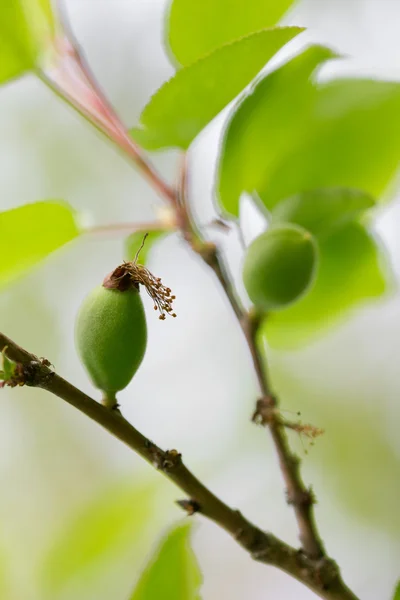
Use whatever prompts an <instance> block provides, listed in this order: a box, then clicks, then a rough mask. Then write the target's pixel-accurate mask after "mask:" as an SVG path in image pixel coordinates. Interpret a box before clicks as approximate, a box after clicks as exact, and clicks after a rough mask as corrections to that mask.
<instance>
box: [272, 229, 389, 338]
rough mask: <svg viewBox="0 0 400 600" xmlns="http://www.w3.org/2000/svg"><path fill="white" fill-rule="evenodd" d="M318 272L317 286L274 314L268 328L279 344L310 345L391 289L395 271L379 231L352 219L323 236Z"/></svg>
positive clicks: (320, 243)
mask: <svg viewBox="0 0 400 600" xmlns="http://www.w3.org/2000/svg"><path fill="white" fill-rule="evenodd" d="M319 251H320V260H319V265H318V273H317V277H316V280H315V283H314V285H313V287H312V288H311V291H310V292H309V293H308V294H307V295H306V296H304V298H302V299H301V300H300V301H299V302H297V303H296V304H294V305H293V306H292V307H289V308H288V309H287V310H284V311H281V312H276V313H271V314H270V315H269V317H268V319H267V320H266V323H265V325H264V328H263V333H264V334H265V335H266V337H267V340H268V343H269V344H270V345H271V346H272V347H274V348H290V347H297V346H300V345H302V344H303V345H304V344H305V343H306V342H309V341H310V340H311V339H313V338H315V337H317V336H319V335H320V334H321V333H324V332H326V330H327V329H329V327H331V326H332V325H334V324H336V323H337V322H338V321H340V320H342V319H343V318H344V317H345V316H347V315H348V314H349V311H350V310H351V309H353V308H355V307H356V306H359V305H361V304H363V303H365V302H367V301H369V300H371V299H373V298H375V299H376V298H379V297H380V296H382V294H384V292H385V291H386V290H387V279H388V275H389V273H390V269H389V266H388V264H387V262H386V261H385V256H384V253H383V251H382V249H381V248H380V244H379V243H378V240H377V239H376V237H375V236H373V235H372V234H371V233H370V232H368V231H367V230H366V229H365V228H364V227H363V226H362V225H361V224H359V223H349V224H348V225H346V226H345V227H343V228H342V229H340V230H339V231H336V232H335V233H333V234H332V235H331V236H329V237H328V238H326V239H322V240H319Z"/></svg>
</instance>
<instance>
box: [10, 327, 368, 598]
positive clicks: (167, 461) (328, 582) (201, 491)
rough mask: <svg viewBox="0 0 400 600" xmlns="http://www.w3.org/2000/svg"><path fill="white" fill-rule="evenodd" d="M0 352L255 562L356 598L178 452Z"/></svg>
mask: <svg viewBox="0 0 400 600" xmlns="http://www.w3.org/2000/svg"><path fill="white" fill-rule="evenodd" d="M5 349H6V350H5ZM0 351H5V352H6V354H7V357H8V358H10V359H12V360H14V361H15V362H17V363H18V364H19V365H20V366H21V367H22V370H21V373H26V378H27V379H26V382H25V383H26V384H27V385H30V386H33V387H38V388H41V389H43V390H46V391H48V392H50V393H52V394H54V395H56V396H58V397H59V398H61V399H62V400H65V402H67V403H68V404H70V405H71V406H74V407H75V408H77V409H78V410H79V411H80V412H82V413H84V414H85V415H87V416H88V417H89V418H90V419H92V420H93V421H95V422H96V423H98V424H99V425H101V426H102V427H103V428H104V429H106V430H107V431H108V432H109V433H111V434H112V435H114V436H115V437H116V438H118V439H119V440H120V441H122V442H123V443H124V444H126V445H127V446H129V448H131V449H132V450H134V451H135V452H136V453H137V454H139V455H140V456H141V457H142V458H144V459H145V460H146V461H147V462H148V463H150V464H152V465H153V466H154V467H155V468H156V469H158V470H159V471H161V472H162V473H163V474H164V475H165V476H166V477H167V478H168V479H170V480H171V481H172V482H173V483H175V484H176V485H177V486H178V487H179V488H180V489H181V490H182V491H183V492H185V493H186V494H187V495H188V496H189V498H190V502H188V504H189V505H190V506H192V507H196V509H195V510H196V512H200V513H201V514H202V515H204V516H205V517H207V518H209V519H211V520H212V521H214V522H215V523H217V524H218V525H219V526H220V527H222V528H223V529H225V531H227V532H228V533H229V534H230V535H231V536H232V537H233V538H234V539H235V540H236V542H237V543H238V544H240V545H241V546H242V547H243V548H244V549H245V550H247V552H248V553H249V554H250V556H251V557H252V558H253V559H254V560H256V561H259V562H262V563H265V564H267V565H272V566H275V567H278V568H279V569H281V570H283V571H285V572H286V573H288V574H290V575H291V576H292V577H294V578H295V579H297V580H298V581H300V582H302V583H303V584H304V585H306V586H307V587H309V588H310V589H311V590H312V591H313V592H315V593H316V594H317V595H318V596H319V597H320V598H323V599H324V600H358V599H357V597H356V596H355V595H354V594H353V592H352V591H351V590H350V589H349V588H348V587H347V586H346V584H345V583H344V582H343V580H342V578H341V575H340V571H339V569H338V566H337V565H336V563H335V562H334V561H333V560H331V559H329V558H326V557H322V558H317V559H316V558H312V557H310V556H308V555H306V554H305V553H304V552H303V551H301V550H298V549H296V548H293V547H291V546H289V545H288V544H286V543H285V542H284V541H282V540H280V539H279V538H277V537H275V536H274V535H273V534H272V533H269V532H265V531H262V530H261V529H259V528H258V527H257V526H255V525H253V523H251V522H250V521H248V520H247V519H246V518H245V517H244V516H243V515H242V514H241V512H239V511H238V510H234V509H232V508H230V507H229V506H228V505H227V504H225V503H224V502H223V501H222V500H220V499H219V498H218V497H217V496H215V495H214V494H213V493H212V492H211V491H210V490H209V489H208V488H207V487H206V486H205V485H204V484H203V483H201V481H199V479H197V477H196V476H195V475H193V473H191V472H190V471H189V469H188V468H187V467H186V466H185V465H184V463H183V461H182V457H181V454H180V453H179V452H177V451H176V450H166V451H164V450H162V449H161V448H159V447H158V446H157V445H156V444H154V443H153V442H152V441H150V440H149V439H148V438H147V437H146V436H144V435H143V434H142V433H141V432H140V431H138V430H137V429H135V427H133V425H131V424H130V423H129V422H128V421H126V419H124V417H123V416H122V415H121V414H120V413H119V411H115V410H112V409H108V408H106V407H105V406H103V405H101V404H99V403H98V402H96V401H95V400H93V399H92V398H90V397H89V396H87V395H86V394H85V393H84V392H82V391H80V390H79V389H77V388H76V387H74V386H73V385H71V384H70V383H69V382H68V381H66V380H65V379H63V378H62V377H60V376H59V375H57V374H56V373H54V372H53V371H52V370H51V369H50V368H49V367H48V366H47V362H43V361H42V360H41V359H38V358H37V357H36V356H35V355H33V354H31V353H30V352H27V351H26V350H24V349H23V348H21V347H20V346H18V345H17V344H16V343H15V342H13V341H12V340H10V339H9V338H8V337H6V336H5V335H3V334H1V333H0ZM21 383H22V381H21ZM190 512H192V511H190Z"/></svg>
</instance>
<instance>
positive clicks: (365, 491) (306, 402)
mask: <svg viewBox="0 0 400 600" xmlns="http://www.w3.org/2000/svg"><path fill="white" fill-rule="evenodd" d="M364 340H365V337H364V336H360V337H359V340H358V343H364ZM338 348H340V346H338ZM356 348H357V341H354V338H353V340H352V342H350V347H347V348H341V349H340V351H341V352H342V353H344V354H345V356H348V360H349V362H350V363H351V357H352V355H353V353H354V352H355V351H356ZM326 350H327V347H324V349H323V351H325V352H326ZM318 351H319V352H321V348H319V349H316V352H318ZM328 353H329V350H328ZM268 356H269V359H271V358H272V363H273V368H272V370H271V372H272V374H273V383H274V388H275V389H276V390H277V393H278V394H279V396H280V397H281V398H283V401H284V406H285V409H287V410H289V409H290V410H293V411H295V412H297V411H299V410H301V415H302V419H304V420H305V422H311V423H312V424H313V425H316V426H317V427H322V428H323V429H325V433H324V434H323V435H321V436H320V437H319V438H318V439H317V440H316V441H315V447H314V448H312V449H310V451H309V452H308V456H307V457H306V459H305V460H306V463H307V467H308V468H310V469H312V470H313V471H314V470H315V469H317V470H318V471H319V474H320V484H319V485H318V486H316V489H315V493H316V495H317V499H318V500H320V501H321V505H322V504H324V503H325V501H324V502H323V501H322V496H325V498H326V500H328V498H329V497H330V498H331V502H333V504H334V505H335V506H336V515H330V517H329V518H330V519H331V523H332V526H333V527H334V526H335V519H336V518H337V519H342V515H345V516H346V517H350V518H351V519H352V520H353V522H354V523H355V525H357V524H361V523H364V524H365V525H366V527H368V528H374V527H375V528H376V530H377V531H380V532H381V533H383V532H385V533H387V534H389V536H391V537H392V539H394V540H397V539H398V537H399V533H400V512H399V509H398V498H399V496H400V478H399V477H398V476H397V474H398V473H399V469H400V457H399V454H398V452H397V451H396V447H395V444H393V439H391V436H390V435H388V421H387V414H385V411H383V410H382V403H381V402H379V401H378V402H377V399H380V391H381V383H380V381H379V378H378V379H377V378H376V374H375V384H374V383H373V379H374V377H372V379H371V378H370V379H369V381H370V384H369V385H368V384H367V385H365V384H363V383H362V381H365V377H363V376H362V373H363V370H362V367H361V371H357V367H356V372H353V371H352V370H351V369H350V371H348V372H346V373H342V375H343V379H342V382H341V383H337V384H335V383H334V382H333V379H332V377H334V375H333V372H332V370H331V368H330V367H329V366H328V367H327V368H326V369H325V371H326V381H325V383H323V382H324V379H325V378H324V374H322V375H321V372H320V371H319V376H318V377H314V372H315V368H318V369H320V370H321V361H319V362H318V367H315V366H314V367H313V366H312V359H311V363H310V362H308V367H307V360H306V361H304V362H301V364H303V366H304V369H303V370H302V374H301V375H299V371H297V374H296V368H294V369H293V364H294V363H295V361H294V362H293V360H292V359H293V358H294V357H293V356H292V357H289V355H288V353H286V352H285V353H282V352H277V353H275V352H273V351H271V350H269V351H268ZM314 356H315V354H314ZM330 357H331V358H333V357H332V354H331V355H330ZM287 359H289V360H288V362H287ZM334 362H335V361H334V359H333V363H334ZM337 364H338V363H336V366H337ZM290 365H292V368H291V366H290ZM371 365H372V363H371ZM364 367H365V365H364ZM358 368H360V364H359V363H358ZM322 369H323V367H322ZM334 371H335V367H334ZM357 373H358V374H361V379H360V378H359V377H358V375H357ZM367 379H368V377H367ZM390 411H391V414H392V415H395V414H396V413H393V407H392V408H391V409H390ZM292 438H293V440H292V441H293V443H294V444H295V445H297V446H298V448H299V452H300V454H304V446H303V444H302V443H301V440H299V439H298V436H292ZM303 442H305V443H306V444H307V442H306V440H303ZM321 478H322V479H321ZM377 481H378V482H379V484H378V485H377V483H376V482H377ZM321 482H322V483H321ZM383 490H390V492H389V493H382V491H383ZM328 504H329V500H328Z"/></svg>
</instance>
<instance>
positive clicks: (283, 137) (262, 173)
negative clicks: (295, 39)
mask: <svg viewBox="0 0 400 600" xmlns="http://www.w3.org/2000/svg"><path fill="white" fill-rule="evenodd" d="M335 56H336V55H335V54H334V53H333V52H332V50H330V49H328V48H325V47H323V46H311V47H310V48H308V49H306V50H305V51H304V52H302V53H301V54H300V55H298V56H296V57H295V58H294V59H293V60H291V61H290V62H288V63H287V64H285V65H284V66H283V67H281V68H280V69H277V70H276V71H274V72H273V73H271V74H270V75H267V77H265V78H264V79H263V80H262V81H261V82H260V83H258V85H257V86H256V87H255V88H254V91H253V92H252V94H250V95H249V96H247V97H246V98H244V100H243V101H242V102H241V104H239V106H238V108H237V110H236V112H234V113H233V116H232V118H231V120H230V122H229V124H228V126H227V129H226V133H225V136H224V140H223V146H222V153H221V160H220V164H219V174H218V183H217V186H218V194H219V201H220V205H221V208H222V209H223V210H224V211H225V212H227V213H228V214H230V215H233V216H238V214H239V197H240V194H241V193H242V192H243V191H248V192H250V193H251V192H253V191H254V190H258V191H259V190H260V189H262V188H263V186H264V181H266V180H267V179H268V177H270V176H271V174H272V173H273V171H274V169H276V167H277V165H278V164H279V162H280V160H281V156H284V155H285V153H287V152H288V151H289V150H290V148H292V147H296V146H297V145H298V143H299V141H300V140H301V139H302V138H303V137H304V136H305V135H306V134H307V129H308V127H309V120H310V117H311V112H312V107H313V102H314V97H315V94H316V91H315V87H314V85H313V84H312V82H311V80H310V78H311V76H312V74H313V73H314V71H315V70H316V68H317V67H319V66H320V65H321V64H323V63H324V62H326V61H327V60H329V59H332V58H335ZM294 98H295V101H294V100H293V99H294ZM295 191H296V192H297V191H300V190H295ZM266 205H267V206H268V207H270V206H271V203H270V202H269V201H268V202H266Z"/></svg>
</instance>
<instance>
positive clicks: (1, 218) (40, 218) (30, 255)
mask: <svg viewBox="0 0 400 600" xmlns="http://www.w3.org/2000/svg"><path fill="white" fill-rule="evenodd" d="M79 233H80V232H79V229H78V225H77V223H76V221H75V214H74V212H73V211H72V209H71V208H70V207H69V206H68V205H67V204H62V203H59V202H51V201H49V202H36V203H34V204H25V205H24V206H20V207H18V208H14V209H12V210H7V211H4V212H1V213H0V257H1V261H0V286H1V285H4V284H6V283H8V282H10V281H12V280H13V279H15V278H17V277H18V276H20V275H22V274H23V273H24V272H25V271H27V270H28V269H31V268H32V267H33V266H34V265H35V264H37V263H38V262H39V261H41V260H43V259H44V258H46V256H47V255H48V254H50V253H51V252H53V251H54V250H57V248H59V247H60V246H63V245H64V244H66V243H67V242H69V241H71V240H73V239H74V238H75V237H77V236H78V235H79Z"/></svg>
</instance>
